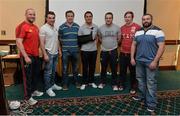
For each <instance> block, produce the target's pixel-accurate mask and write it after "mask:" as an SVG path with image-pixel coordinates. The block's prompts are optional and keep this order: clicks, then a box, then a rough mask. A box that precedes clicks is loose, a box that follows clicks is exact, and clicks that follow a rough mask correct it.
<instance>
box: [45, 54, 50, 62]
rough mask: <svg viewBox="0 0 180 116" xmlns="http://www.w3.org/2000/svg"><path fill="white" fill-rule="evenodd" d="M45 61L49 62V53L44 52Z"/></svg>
mask: <svg viewBox="0 0 180 116" xmlns="http://www.w3.org/2000/svg"><path fill="white" fill-rule="evenodd" d="M44 61H45V62H49V56H48V55H47V54H44Z"/></svg>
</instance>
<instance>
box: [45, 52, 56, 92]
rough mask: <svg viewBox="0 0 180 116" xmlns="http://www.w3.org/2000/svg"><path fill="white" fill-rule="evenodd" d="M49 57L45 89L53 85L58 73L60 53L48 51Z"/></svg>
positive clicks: (46, 65) (46, 66)
mask: <svg viewBox="0 0 180 116" xmlns="http://www.w3.org/2000/svg"><path fill="white" fill-rule="evenodd" d="M46 53H47V55H48V57H49V62H45V67H44V81H45V89H46V90H48V89H49V88H50V87H52V86H53V85H54V84H55V82H54V80H55V74H56V66H57V62H58V54H50V53H48V52H46Z"/></svg>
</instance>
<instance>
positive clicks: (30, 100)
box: [28, 97, 38, 106]
mask: <svg viewBox="0 0 180 116" xmlns="http://www.w3.org/2000/svg"><path fill="white" fill-rule="evenodd" d="M37 102H38V101H37V100H35V99H33V98H32V97H31V98H30V99H29V100H28V103H29V105H31V106H33V105H35V104H36V103H37Z"/></svg>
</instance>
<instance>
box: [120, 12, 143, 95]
mask: <svg viewBox="0 0 180 116" xmlns="http://www.w3.org/2000/svg"><path fill="white" fill-rule="evenodd" d="M133 18H134V13H133V12H132V11H127V12H126V13H125V14H124V20H125V24H124V25H123V26H122V27H121V28H120V33H121V43H120V55H119V65H120V78H119V79H120V82H119V90H120V91H122V90H123V89H124V88H125V79H126V73H127V68H129V71H130V84H131V87H130V93H131V94H134V93H135V92H136V88H137V80H136V73H135V66H132V65H131V62H130V61H131V55H130V53H131V44H132V41H133V38H134V34H135V32H136V31H137V30H139V29H140V28H141V27H140V26H139V25H138V24H136V23H134V22H133Z"/></svg>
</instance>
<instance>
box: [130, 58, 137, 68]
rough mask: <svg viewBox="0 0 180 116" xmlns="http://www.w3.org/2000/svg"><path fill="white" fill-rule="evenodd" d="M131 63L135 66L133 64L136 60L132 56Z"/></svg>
mask: <svg viewBox="0 0 180 116" xmlns="http://www.w3.org/2000/svg"><path fill="white" fill-rule="evenodd" d="M131 64H132V65H133V66H135V65H136V61H135V59H134V58H132V59H131Z"/></svg>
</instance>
